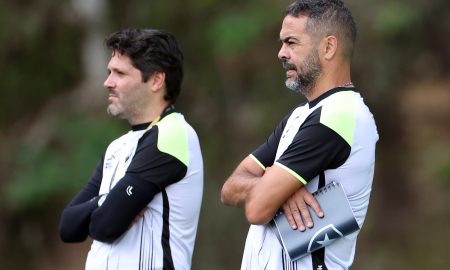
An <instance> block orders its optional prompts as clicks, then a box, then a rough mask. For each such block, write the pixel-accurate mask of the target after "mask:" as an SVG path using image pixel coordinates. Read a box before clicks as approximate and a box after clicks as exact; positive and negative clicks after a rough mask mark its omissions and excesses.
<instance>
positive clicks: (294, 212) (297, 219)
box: [291, 204, 306, 232]
mask: <svg viewBox="0 0 450 270" xmlns="http://www.w3.org/2000/svg"><path fill="white" fill-rule="evenodd" d="M291 211H292V216H293V217H294V220H295V223H296V224H297V226H298V229H299V230H300V231H302V232H303V231H304V230H306V227H305V224H304V223H303V219H302V214H301V211H300V210H299V208H298V207H297V205H295V204H294V205H293V207H292V209H291Z"/></svg>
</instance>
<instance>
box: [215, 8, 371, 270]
mask: <svg viewBox="0 0 450 270" xmlns="http://www.w3.org/2000/svg"><path fill="white" fill-rule="evenodd" d="M355 38H356V25H355V23H354V20H353V18H352V15H351V13H350V12H349V10H348V9H347V8H346V7H345V6H344V4H343V3H342V2H341V1H340V0H299V1H296V2H294V3H292V4H291V5H290V6H289V7H288V8H287V9H286V12H285V17H284V20H283V23H282V27H281V31H280V40H281V43H282V46H281V49H280V51H279V53H278V58H279V59H280V60H281V61H282V64H283V67H284V69H285V70H286V77H287V78H286V86H287V87H288V88H289V89H291V90H293V91H295V92H299V93H301V94H303V95H304V96H305V97H306V98H307V100H308V102H307V103H306V104H304V105H301V106H299V107H297V108H295V109H294V110H292V111H291V112H290V113H289V114H288V115H287V116H286V117H285V118H284V119H283V120H282V121H281V122H280V123H279V124H278V126H277V127H276V128H275V130H274V132H273V133H272V134H271V135H270V136H269V138H268V139H267V141H266V142H265V143H263V144H262V145H261V146H259V147H258V148H257V149H256V150H255V151H254V152H253V153H251V154H250V155H249V156H248V157H246V158H245V159H244V160H243V161H242V162H241V163H240V164H239V165H238V167H237V168H236V169H235V171H234V172H233V173H232V174H231V176H230V177H229V178H228V179H227V181H226V182H225V183H224V185H223V187H222V192H221V200H222V202H223V203H224V204H227V205H230V206H237V207H242V208H244V209H245V214H246V217H247V219H248V221H249V223H251V224H252V225H251V226H250V229H249V232H248V235H247V240H246V244H245V250H244V255H243V260H242V265H241V269H274V270H278V269H296V270H300V269H302V270H307V269H308V270H310V269H314V270H316V269H317V270H319V269H321V270H324V269H328V270H331V269H348V268H349V267H350V265H351V264H352V262H353V259H354V254H355V245H356V238H357V235H358V233H359V231H356V232H355V233H352V234H349V235H347V236H345V237H343V238H340V239H338V240H336V241H335V242H334V243H332V244H330V245H328V246H326V247H322V248H321V249H319V250H317V251H315V252H313V253H310V254H308V255H307V256H305V257H303V258H300V259H298V260H296V261H291V260H290V259H289V258H288V257H287V256H286V253H285V251H284V250H283V248H282V245H281V243H280V241H279V240H278V238H277V236H276V234H275V233H274V231H273V230H271V227H270V224H269V222H270V221H271V220H272V218H273V217H274V215H275V214H276V212H277V211H278V210H279V209H282V210H283V212H284V213H285V216H286V218H287V219H288V222H289V224H290V225H291V226H292V228H293V229H298V230H299V232H298V233H301V232H300V231H304V230H305V229H306V230H307V229H308V228H310V227H312V226H313V223H312V219H311V216H310V213H309V211H308V206H310V207H311V208H312V209H313V210H314V212H315V213H311V214H313V215H314V214H315V215H318V216H319V217H322V216H324V215H325V216H326V215H327V213H323V212H322V210H321V208H320V206H319V205H318V204H317V201H316V200H315V199H314V197H313V196H312V195H311V192H313V191H316V190H317V189H318V188H320V187H323V186H324V185H326V184H328V183H330V182H331V181H336V182H339V183H340V184H341V185H342V186H343V188H344V190H345V191H346V195H347V197H348V200H349V202H350V205H351V208H352V210H353V212H354V215H355V217H356V219H357V222H358V225H359V226H360V227H361V226H362V224H363V222H364V218H365V215H366V213H367V208H368V204H369V197H370V191H371V186H372V180H373V174H374V161H375V145H376V142H377V141H378V133H377V129H376V125H375V122H374V119H373V116H372V114H371V113H370V111H369V109H368V108H367V106H366V105H365V104H364V102H363V100H362V97H361V95H360V94H359V93H358V92H357V89H356V88H355V86H354V85H353V83H352V82H351V78H350V62H351V57H352V54H353V47H354V42H355ZM307 227H308V228H307Z"/></svg>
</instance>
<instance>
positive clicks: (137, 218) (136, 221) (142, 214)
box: [128, 207, 148, 228]
mask: <svg viewBox="0 0 450 270" xmlns="http://www.w3.org/2000/svg"><path fill="white" fill-rule="evenodd" d="M147 209H148V207H145V208H144V209H142V210H141V212H139V214H137V216H136V217H135V218H134V219H133V221H132V222H131V224H130V226H128V228H131V227H132V226H133V225H134V224H136V223H138V222H139V220H140V219H141V218H142V217H143V216H144V214H145V211H147Z"/></svg>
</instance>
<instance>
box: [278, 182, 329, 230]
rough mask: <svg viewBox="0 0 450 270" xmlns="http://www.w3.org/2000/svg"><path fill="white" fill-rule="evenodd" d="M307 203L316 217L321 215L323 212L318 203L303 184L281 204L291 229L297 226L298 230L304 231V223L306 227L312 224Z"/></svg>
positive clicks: (310, 226)
mask: <svg viewBox="0 0 450 270" xmlns="http://www.w3.org/2000/svg"><path fill="white" fill-rule="evenodd" d="M308 205H309V206H310V207H311V208H312V209H313V210H314V212H315V213H316V215H317V216H318V217H320V218H322V217H323V212H322V209H321V208H320V205H319V203H318V202H317V201H316V199H315V198H314V196H313V195H312V194H311V193H310V192H309V191H308V190H307V189H306V187H304V186H303V187H301V188H300V189H298V190H297V191H296V192H295V193H294V194H293V195H292V196H291V197H289V199H287V201H286V202H285V203H284V204H283V206H282V208H283V212H284V214H285V216H286V219H287V221H288V223H289V225H291V227H292V229H294V230H296V229H297V228H298V229H299V230H300V231H304V230H305V229H306V227H305V224H306V226H308V228H312V227H313V226H314V223H313V221H312V219H311V215H310V213H309V210H308Z"/></svg>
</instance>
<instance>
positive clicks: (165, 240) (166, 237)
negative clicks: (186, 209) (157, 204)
mask: <svg viewBox="0 0 450 270" xmlns="http://www.w3.org/2000/svg"><path fill="white" fill-rule="evenodd" d="M162 197H163V230H162V237H161V245H162V248H163V253H164V258H163V269H164V270H175V266H174V264H173V259H172V251H171V249H170V229H169V212H170V205H169V198H168V197H167V193H166V190H163V191H162Z"/></svg>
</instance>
